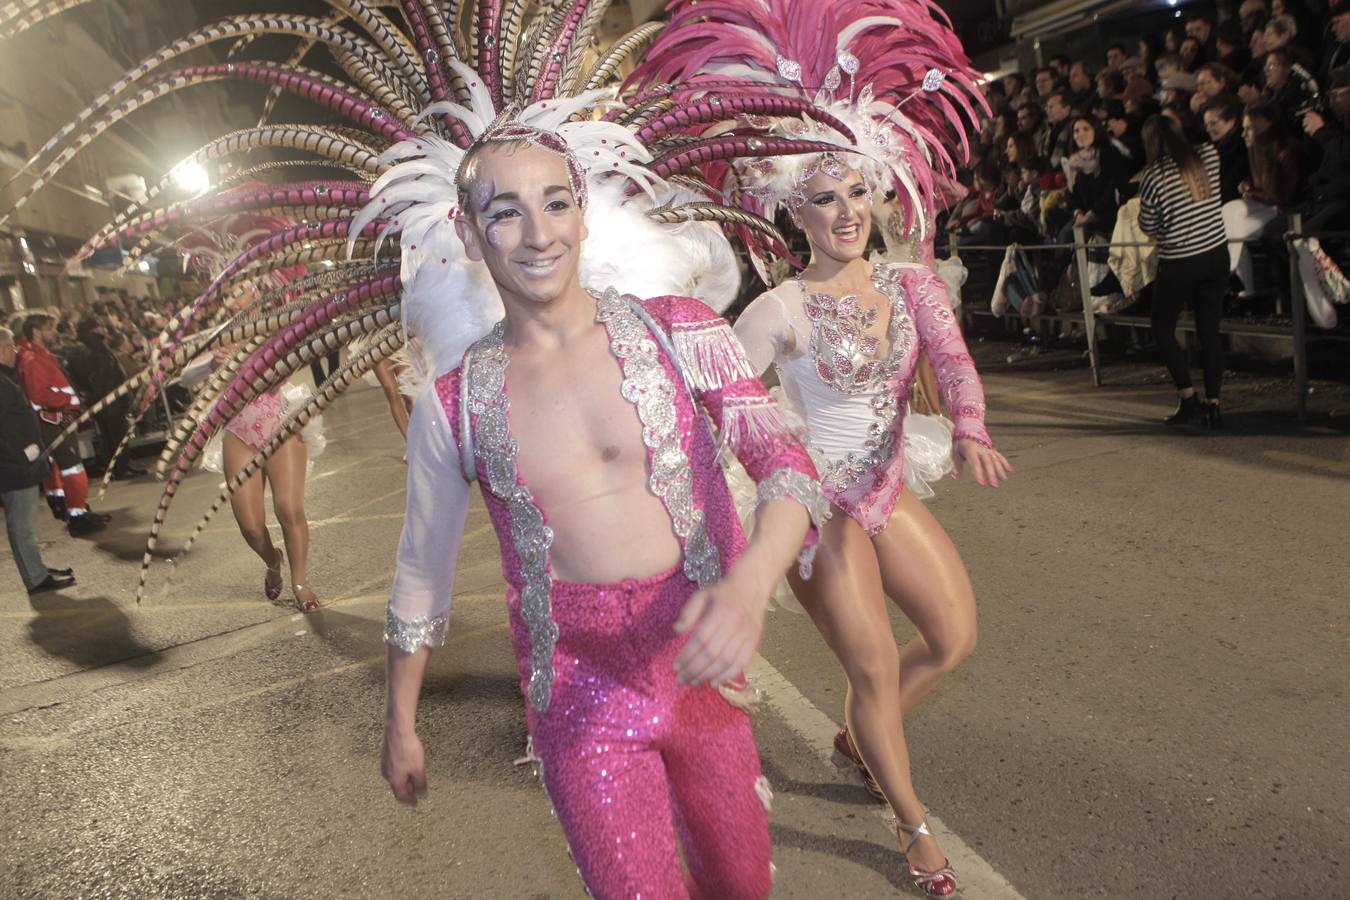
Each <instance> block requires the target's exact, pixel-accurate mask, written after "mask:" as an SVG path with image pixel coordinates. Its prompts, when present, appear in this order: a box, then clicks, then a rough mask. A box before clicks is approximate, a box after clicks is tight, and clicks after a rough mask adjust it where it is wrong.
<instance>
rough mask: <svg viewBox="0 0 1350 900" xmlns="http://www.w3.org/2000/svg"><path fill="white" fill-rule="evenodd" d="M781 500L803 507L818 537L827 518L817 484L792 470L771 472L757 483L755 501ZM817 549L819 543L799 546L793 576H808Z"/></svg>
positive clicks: (827, 504)
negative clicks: (789, 500) (789, 499)
mask: <svg viewBox="0 0 1350 900" xmlns="http://www.w3.org/2000/svg"><path fill="white" fill-rule="evenodd" d="M785 497H791V498H792V499H793V500H796V501H797V502H798V503H800V504H801V505H802V506H804V507H806V515H807V516H808V517H810V519H811V524H812V525H813V526H814V527H815V529H816V533H817V534H820V532H821V529H823V528H824V527H825V523H826V522H827V521H829V518H830V501H829V498H827V497H826V496H825V492H824V491H822V490H821V489H820V482H818V481H816V480H815V479H814V478H812V477H811V476H809V475H807V474H805V473H803V472H798V471H797V470H796V469H789V468H782V469H774V470H773V471H772V472H770V473H769V477H768V478H765V479H764V480H763V481H761V482H760V483H759V502H760V503H767V502H769V501H770V500H782V499H783V498H785ZM819 547H820V541H819V540H817V541H816V542H815V543H813V544H811V545H810V546H808V547H803V548H802V552H801V553H799V554H797V574H799V575H801V577H802V578H805V579H809V578H810V577H811V570H812V567H813V566H814V565H815V562H816V550H817V549H818V548H819Z"/></svg>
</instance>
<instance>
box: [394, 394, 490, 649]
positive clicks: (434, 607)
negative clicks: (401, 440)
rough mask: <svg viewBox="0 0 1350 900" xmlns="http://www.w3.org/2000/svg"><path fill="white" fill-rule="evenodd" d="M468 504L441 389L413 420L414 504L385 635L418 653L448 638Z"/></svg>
mask: <svg viewBox="0 0 1350 900" xmlns="http://www.w3.org/2000/svg"><path fill="white" fill-rule="evenodd" d="M468 512H469V482H468V481H466V480H465V479H464V475H463V473H462V472H461V471H460V466H459V453H458V451H457V450H456V449H455V441H454V435H453V433H452V432H451V431H450V423H449V422H448V421H447V420H446V418H445V409H444V408H443V407H442V405H441V402H440V398H439V397H438V396H437V395H436V392H435V391H434V390H428V391H424V392H423V393H422V395H421V397H419V398H418V400H417V403H416V404H415V405H414V406H413V411H412V416H411V417H410V418H409V420H408V505H407V511H406V513H405V514H404V518H403V536H402V537H401V538H400V539H399V544H398V568H397V570H396V571H395V573H394V586H393V588H392V590H391V591H390V593H389V607H388V611H387V614H386V616H385V640H387V641H389V643H391V644H393V645H394V646H396V647H398V648H399V649H401V650H403V651H405V652H407V653H412V652H414V651H416V650H417V649H418V648H419V647H423V646H427V647H439V646H441V645H442V644H443V643H445V630H446V626H447V624H448V623H449V620H450V595H451V591H452V589H453V588H454V585H455V566H456V564H457V563H458V560H459V542H460V538H462V537H463V535H464V521H465V518H466V517H467V516H468Z"/></svg>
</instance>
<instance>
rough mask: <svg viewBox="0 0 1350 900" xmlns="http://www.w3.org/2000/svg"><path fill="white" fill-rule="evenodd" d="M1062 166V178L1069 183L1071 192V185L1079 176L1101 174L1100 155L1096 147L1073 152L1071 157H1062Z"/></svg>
mask: <svg viewBox="0 0 1350 900" xmlns="http://www.w3.org/2000/svg"><path fill="white" fill-rule="evenodd" d="M1063 165H1064V176H1065V178H1067V179H1068V182H1069V190H1073V183H1074V181H1076V180H1077V179H1078V176H1079V175H1096V174H1098V173H1099V172H1101V170H1102V155H1101V153H1100V152H1098V150H1097V148H1096V147H1088V148H1087V149H1085V150H1075V151H1074V152H1073V154H1072V155H1070V156H1066V157H1064V162H1063Z"/></svg>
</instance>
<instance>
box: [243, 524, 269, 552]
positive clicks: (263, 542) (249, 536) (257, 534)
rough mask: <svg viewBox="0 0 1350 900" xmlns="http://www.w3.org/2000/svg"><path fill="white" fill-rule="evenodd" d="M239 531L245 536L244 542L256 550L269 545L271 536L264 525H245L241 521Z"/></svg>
mask: <svg viewBox="0 0 1350 900" xmlns="http://www.w3.org/2000/svg"><path fill="white" fill-rule="evenodd" d="M239 533H240V534H242V535H243V536H244V542H245V543H246V544H248V545H249V546H250V547H252V548H253V549H255V550H258V551H261V550H262V549H263V548H264V547H266V546H267V544H268V542H269V541H270V540H271V537H270V536H269V535H268V533H267V528H266V526H263V525H252V524H249V525H245V524H244V523H243V522H240V523H239Z"/></svg>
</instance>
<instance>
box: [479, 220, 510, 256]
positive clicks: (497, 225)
mask: <svg viewBox="0 0 1350 900" xmlns="http://www.w3.org/2000/svg"><path fill="white" fill-rule="evenodd" d="M505 225H506V222H504V221H497V222H492V223H491V224H489V225H488V227H487V228H485V229H484V230H483V240H485V241H487V244H488V246H489V247H491V248H492V249H493V250H501V249H502V246H503V244H504V243H505V241H504V240H503V238H502V229H503V226H505Z"/></svg>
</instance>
